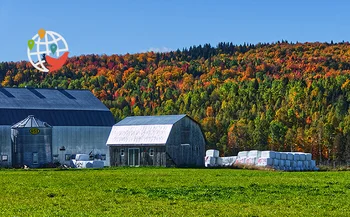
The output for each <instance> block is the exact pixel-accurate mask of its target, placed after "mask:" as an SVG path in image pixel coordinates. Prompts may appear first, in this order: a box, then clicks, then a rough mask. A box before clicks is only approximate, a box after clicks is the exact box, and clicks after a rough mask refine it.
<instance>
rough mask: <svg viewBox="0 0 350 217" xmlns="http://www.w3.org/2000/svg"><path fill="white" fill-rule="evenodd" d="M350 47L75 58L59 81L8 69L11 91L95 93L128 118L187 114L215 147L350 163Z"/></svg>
mask: <svg viewBox="0 0 350 217" xmlns="http://www.w3.org/2000/svg"><path fill="white" fill-rule="evenodd" d="M349 60H350V45H349V43H345V42H343V43H338V44H334V43H332V42H331V43H303V44H302V43H294V44H292V43H288V42H287V41H282V42H278V43H274V44H256V45H251V44H244V45H233V44H232V43H220V44H218V45H217V46H216V47H213V46H211V45H209V44H206V45H203V46H193V47H190V48H188V49H183V50H181V51H180V50H177V51H173V52H168V53H153V52H148V53H139V54H133V55H130V54H126V55H111V56H107V55H82V56H78V57H71V58H70V59H69V61H68V63H67V64H66V65H65V66H64V67H63V68H62V69H61V70H60V71H59V72H58V73H55V74H48V75H45V74H42V73H39V72H38V71H37V70H34V69H33V67H32V66H31V65H30V64H29V63H28V62H24V61H23V62H3V63H0V79H1V81H2V86H10V87H15V86H18V87H24V86H32V87H41V88H53V87H62V88H68V89H89V90H91V91H92V92H93V93H94V94H95V96H97V97H98V98H99V99H100V100H102V101H103V102H104V104H105V105H106V106H107V107H109V108H110V110H111V112H112V113H113V115H114V116H115V118H116V121H118V120H121V119H123V118H125V117H126V116H129V115H160V114H179V113H186V114H188V115H190V116H191V117H193V118H194V119H195V120H197V121H198V122H199V123H200V124H201V125H202V128H203V131H204V133H205V136H206V139H207V142H208V144H207V146H208V147H207V148H218V149H220V150H221V152H222V153H225V154H226V155H228V154H235V153H237V152H238V151H239V150H250V149H260V150H266V149H271V150H279V151H305V152H312V153H313V156H314V158H315V159H316V160H318V161H322V162H331V161H334V162H340V163H346V162H349V161H350V110H349V103H350V84H349V83H350V64H349V63H350V61H349Z"/></svg>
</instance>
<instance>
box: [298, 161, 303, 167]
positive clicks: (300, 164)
mask: <svg viewBox="0 0 350 217" xmlns="http://www.w3.org/2000/svg"><path fill="white" fill-rule="evenodd" d="M297 166H298V167H299V168H302V167H303V161H300V160H299V161H297Z"/></svg>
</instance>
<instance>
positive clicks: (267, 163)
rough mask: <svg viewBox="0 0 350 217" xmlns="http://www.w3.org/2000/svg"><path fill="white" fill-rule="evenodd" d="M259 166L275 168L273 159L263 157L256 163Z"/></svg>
mask: <svg viewBox="0 0 350 217" xmlns="http://www.w3.org/2000/svg"><path fill="white" fill-rule="evenodd" d="M256 165H257V166H261V167H266V166H273V159H272V158H266V157H261V158H259V159H258V160H257V163H256Z"/></svg>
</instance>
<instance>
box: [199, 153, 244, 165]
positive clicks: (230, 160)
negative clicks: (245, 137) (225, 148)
mask: <svg viewBox="0 0 350 217" xmlns="http://www.w3.org/2000/svg"><path fill="white" fill-rule="evenodd" d="M236 159H237V156H229V157H219V151H218V150H214V149H210V150H207V151H206V153H205V167H229V166H232V165H233V164H234V163H235V162H236Z"/></svg>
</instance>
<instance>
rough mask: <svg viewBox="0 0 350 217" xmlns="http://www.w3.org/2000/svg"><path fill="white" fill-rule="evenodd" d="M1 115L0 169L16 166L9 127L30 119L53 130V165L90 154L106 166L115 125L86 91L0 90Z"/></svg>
mask: <svg viewBox="0 0 350 217" xmlns="http://www.w3.org/2000/svg"><path fill="white" fill-rule="evenodd" d="M0 114H1V115H0V157H1V159H0V167H11V166H15V164H16V163H17V162H16V160H14V159H13V158H14V156H12V155H13V153H12V151H13V143H12V141H11V127H12V126H13V125H14V124H16V123H18V122H20V121H22V120H24V119H25V118H27V117H28V116H29V115H33V116H34V117H35V118H36V119H39V120H41V121H43V122H46V123H49V124H50V125H51V126H52V149H51V152H52V161H53V162H60V163H66V164H68V163H69V161H70V156H71V155H72V154H77V153H82V154H89V153H92V155H93V156H95V157H98V158H100V159H101V160H103V161H105V165H106V166H108V165H109V162H110V161H109V149H108V147H107V146H106V141H107V138H108V135H109V133H110V131H111V129H112V126H113V124H115V121H114V118H113V115H112V113H111V112H110V111H109V109H108V108H107V107H106V106H105V105H103V103H102V102H101V101H100V100H98V99H97V98H96V97H95V96H94V95H93V94H92V93H91V92H90V91H88V90H63V89H34V88H3V87H0ZM17 129H18V130H19V131H21V129H20V128H17ZM25 131H26V130H25ZM33 138H35V137H33ZM34 153H36V152H34ZM31 157H33V156H31ZM34 157H35V158H36V156H34ZM47 160H48V161H49V160H50V159H49V158H48V159H47ZM48 163H49V162H48Z"/></svg>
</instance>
